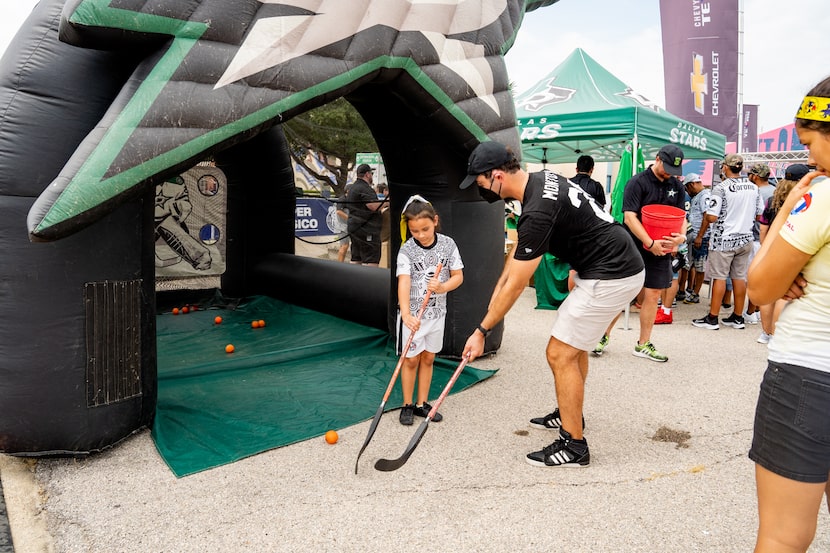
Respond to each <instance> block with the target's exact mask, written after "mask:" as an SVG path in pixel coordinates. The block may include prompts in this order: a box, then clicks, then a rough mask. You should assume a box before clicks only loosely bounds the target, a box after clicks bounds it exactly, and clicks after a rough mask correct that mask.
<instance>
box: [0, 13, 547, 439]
mask: <svg viewBox="0 0 830 553" xmlns="http://www.w3.org/2000/svg"><path fill="white" fill-rule="evenodd" d="M553 1H555V0H539V1H528V2H527V3H525V2H523V1H521V0H506V1H505V4H506V7H505V11H504V13H503V14H502V15H501V16H500V21H501V22H502V23H501V27H505V28H504V29H502V30H501V31H500V32H505V31H507V36H508V37H509V36H510V28H509V25H510V24H512V25H514V27H513V29H512V30H513V31H515V26H517V25H518V23H511V22H517V21H520V20H521V16H522V14H523V11H524V10H525V9H527V8H534V7H538V6H541V5H546V4H550V3H553ZM85 2H90V3H95V4H107V5H108V2H104V1H103V0H69V1H68V2H67V5H66V9H65V10H64V11H63V14H64V16H65V15H66V14H67V13H68V12H71V10H72V9H74V8H77V7H78V5H81V4H83V3H85ZM129 3H130V2H129V1H128V0H124V1H123V2H120V4H124V5H126V4H129ZM132 3H133V4H136V5H139V6H140V5H143V4H142V3H141V2H139V1H138V0H135V1H134V2H132ZM161 3H163V2H161ZM286 3H287V4H292V3H293V2H286ZM63 4H64V2H63V0H42V1H41V2H40V3H39V4H38V6H37V7H36V8H35V10H34V12H33V14H32V16H31V17H30V18H29V19H28V20H27V22H26V23H25V25H24V27H23V29H22V30H21V31H20V32H19V33H18V35H17V36H16V37H15V39H14V41H13V42H12V44H11V46H10V47H9V49H8V50H7V52H6V54H5V55H4V57H3V58H2V60H0V114H2V115H0V117H1V118H0V256H2V262H0V452H4V453H9V454H15V455H45V454H79V453H86V452H90V451H96V450H100V449H103V448H105V447H108V446H110V445H112V444H114V443H116V442H117V441H119V440H121V439H123V438H124V437H125V436H127V435H129V434H130V433H132V432H134V431H136V430H137V429H140V428H142V427H145V426H147V425H149V424H151V422H152V419H153V415H154V412H155V405H156V356H155V315H156V305H155V292H154V280H155V275H154V264H153V243H154V238H153V201H154V197H153V185H154V184H155V183H157V182H161V181H163V180H164V179H165V178H167V177H169V176H170V175H173V174H176V173H177V172H179V171H182V170H184V169H186V168H188V167H190V166H192V165H193V164H195V162H197V161H199V160H200V159H203V158H204V156H206V155H213V156H214V157H215V159H216V162H217V165H218V166H219V167H220V168H221V169H222V170H223V171H224V172H225V174H226V176H227V178H228V228H227V234H228V249H227V255H226V257H227V264H228V270H227V272H226V273H225V275H224V276H223V278H222V289H223V292H225V293H226V294H227V295H231V296H242V295H248V294H256V293H262V294H268V295H271V296H274V297H277V298H280V299H289V300H290V301H293V302H294V303H298V304H301V305H304V306H308V307H312V308H315V309H318V310H321V311H326V312H332V311H334V314H335V315H338V316H341V317H343V318H347V319H351V320H355V321H357V322H361V323H364V324H370V325H373V326H377V327H380V328H384V329H388V330H391V328H392V318H393V316H394V301H391V299H392V296H391V290H393V289H394V288H393V286H392V284H393V282H394V274H393V272H392V271H388V270H383V269H373V268H366V267H359V266H351V265H347V264H337V263H327V264H326V265H325V267H324V268H323V269H324V271H325V277H324V278H323V277H321V275H323V271H321V270H320V269H321V267H319V265H318V264H320V263H325V262H322V261H319V260H312V259H302V258H298V257H295V256H293V243H294V239H293V233H294V183H293V174H292V172H291V165H290V162H289V156H288V152H287V144H286V141H285V139H284V137H283V135H282V132H281V130H280V128H279V127H278V126H274V125H275V124H276V123H278V120H272V121H267V122H264V123H262V124H258V125H255V126H253V127H250V128H249V129H247V130H245V131H243V132H240V133H238V135H236V136H234V137H231V138H223V139H221V140H216V141H215V142H214V143H213V145H212V146H210V147H209V148H205V149H203V150H199V151H192V152H190V153H189V154H188V155H185V156H182V157H180V158H176V159H175V160H173V161H169V162H166V163H164V164H161V165H159V166H158V170H157V171H155V172H152V173H149V174H147V175H146V176H145V177H143V178H142V179H139V180H138V181H136V183H135V185H134V186H131V187H127V188H126V189H125V190H124V191H123V193H118V194H110V192H109V191H107V190H102V188H104V187H98V188H91V189H90V190H91V191H90V193H91V194H93V195H97V194H99V193H100V195H101V199H100V201H98V203H97V204H95V205H94V206H93V207H92V208H91V209H89V210H87V211H85V212H81V213H80V214H72V213H70V214H69V216H67V217H66V218H65V219H60V218H59V219H60V220H61V221H62V222H60V223H58V224H54V225H52V226H51V227H50V226H49V225H48V224H47V225H46V226H44V225H43V222H44V220H46V221H47V223H48V219H49V217H50V216H54V214H55V212H56V211H58V212H60V211H61V210H66V209H68V210H70V211H71V209H72V207H71V206H70V207H68V208H66V207H65V205H61V201H62V200H61V198H64V199H65V196H61V194H62V191H63V187H64V186H65V185H66V183H67V182H68V181H70V180H71V177H66V176H65V175H66V172H67V167H70V168H72V167H74V168H76V169H77V168H78V167H81V166H83V160H84V159H87V157H86V156H89V155H91V153H92V150H93V149H94V147H97V143H98V142H100V140H101V137H102V136H103V133H104V130H102V129H104V128H105V127H106V126H107V125H108V124H109V123H111V122H112V121H113V119H114V117H115V115H113V114H117V113H119V112H118V110H119V109H122V108H123V109H126V108H125V106H128V105H129V100H130V99H131V97H130V96H129V95H128V94H127V92H130V91H135V89H136V88H140V83H141V82H142V79H143V78H145V77H147V75H148V74H149V69H148V65H147V64H148V60H151V61H152V60H158V59H159V57H160V56H162V51H163V47H162V46H160V45H161V44H163V43H165V42H164V40H165V39H164V37H160V36H158V35H156V34H153V33H144V34H142V33H138V34H139V35H140V36H141V40H138V41H136V40H129V39H130V38H131V34H132V35H134V34H135V33H127V32H124V33H118V32H116V33H110V34H108V33H106V32H93V33H91V34H88V35H87V39H88V40H89V44H90V45H93V46H98V47H100V46H102V45H105V44H108V41H110V42H109V43H110V44H115V45H116V46H118V47H122V46H127V47H126V48H122V49H116V50H111V51H108V50H92V49H86V48H78V47H74V46H69V45H67V44H65V43H63V42H60V41H58V38H57V37H58V24H59V22H60V20H61V13H62V9H63V8H64V6H63ZM197 4H199V6H198V7H200V8H202V9H208V7H210V6H211V5H213V7H214V8H215V9H216V10H218V9H219V8H220V7H221V5H224V4H226V3H224V2H218V3H217V2H209V1H206V2H204V3H201V4H200V3H178V4H176V5H177V6H183V5H187V6H191V5H192V6H191V7H193V9H194V10H195V8H196V7H197ZM243 4H244V5H245V6H248V7H251V9H253V7H256V6H255V5H258V4H259V3H257V2H245V3H243ZM243 4H240V6H242V5H243ZM525 4H527V5H525ZM237 8H239V6H235V8H234V9H237ZM196 11H198V10H196ZM240 11H242V12H244V11H245V10H244V9H241V8H240ZM231 26H233V25H231ZM501 27H500V26H499V23H493V24H491V25H490V27H489V28H490V29H491V30H492V29H493V28H496V29H501ZM61 28H62V33H63V36H64V37H65V38H67V39H69V40H81V38H79V37H76V36H74V35H75V33H76V32H79V29H78V28H76V27H72V26H69V27H67V26H65V25H63V26H61ZM80 31H83V29H81V30H80ZM237 32H239V33H240V36H241V33H242V31H241V30H237ZM383 32H388V30H386V31H383ZM80 34H81V35H83V34H84V33H83V32H80ZM90 37H91V38H90ZM465 40H468V39H465ZM469 40H472V39H469ZM502 42H505V41H504V40H502ZM365 47H366V48H371V47H372V46H371V44H367V45H366V46H365ZM160 48H161V50H160ZM488 48H489V49H490V50H491V51H490V52H489V53H488V56H490V55H492V56H495V57H487V58H486V59H487V60H489V61H488V63H490V64H491V65H492V64H494V63H495V62H493V61H492V60H493V59H496V60H499V59H500V58H499V57H498V51H497V50H498V48H499V47H498V45H489V46H488ZM208 49H209V48H208ZM495 65H497V67H495V68H494V70H493V79H494V81H495V82H494V84H493V91H494V92H496V93H495V94H494V96H493V98H495V99H496V101H497V102H498V105H499V106H500V107H501V111H500V114H499V115H498V116H496V115H495V114H494V113H493V112H492V111H488V109H484V110H482V111H481V115H480V116H477V115H476V111H475V110H474V109H471V108H470V103H471V102H472V103H473V105H476V104H475V102H480V100H479V99H478V98H477V96H476V93H475V92H473V91H469V90H466V91H465V90H463V89H458V90H454V91H452V94H451V96H453V97H454V98H455V100H454V101H455V105H454V106H448V105H446V102H443V103H442V101H441V100H440V99H439V97H440V95H437V96H436V95H435V94H413V93H412V90H413V89H420V88H422V87H423V86H424V85H423V83H419V82H417V78H416V76H417V72H413V71H411V70H409V71H404V70H400V69H395V68H389V67H386V68H379V69H377V70H376V71H373V72H371V73H367V74H366V76H365V77H364V78H362V79H358V80H354V81H350V82H349V83H348V84H347V85H344V86H343V87H342V88H341V89H339V90H332V91H331V92H330V93H328V94H327V95H326V94H324V95H321V96H319V97H315V98H311V99H309V100H308V101H306V102H305V103H303V104H302V105H300V106H299V107H298V108H296V111H295V113H298V112H301V111H303V110H307V109H310V108H312V107H314V106H315V105H320V104H322V103H324V102H326V101H330V100H331V99H333V98H335V97H337V96H339V95H344V96H345V97H346V98H347V99H348V100H349V101H350V102H351V103H352V104H353V105H354V106H355V107H356V108H357V110H358V111H359V112H360V113H361V115H362V116H363V117H364V119H365V120H366V122H367V123H368V125H369V127H370V129H371V130H372V133H373V134H374V136H375V138H376V140H377V142H378V144H379V145H380V149H381V154H382V156H383V159H384V162H385V164H386V166H387V173H388V178H389V185H390V191H391V195H392V210H393V218H394V217H395V216H396V214H399V213H400V210H401V207H402V204H403V202H404V201H405V199H406V198H407V197H409V196H410V195H411V194H413V193H416V192H417V193H420V194H423V195H426V196H427V197H429V198H430V199H431V200H432V201H433V203H434V204H435V205H436V208H437V209H438V211H439V213H440V214H441V216H442V222H443V230H444V232H446V233H447V234H449V235H451V236H453V238H454V239H455V240H456V241H457V243H458V244H459V248H460V249H461V253H462V256H463V258H464V261H465V284H464V286H462V287H461V288H460V289H459V290H458V291H456V292H455V293H453V294H452V295H451V303H450V306H449V315H448V319H447V336H446V340H445V345H446V348H445V351H444V352H443V353H444V354H445V355H449V356H458V355H459V354H460V351H461V349H462V348H463V345H464V342H465V340H466V337H467V336H468V335H469V333H470V331H471V330H472V329H473V328H474V327H475V325H476V323H478V321H479V320H480V318H481V317H482V315H483V312H484V310H485V309H486V304H487V301H488V299H489V294H490V291H491V290H492V287H493V285H494V283H495V281H496V279H497V278H498V275H499V273H500V270H501V264H502V263H501V261H502V259H503V231H502V224H503V207H502V206H501V205H489V204H486V203H484V202H482V201H480V200H479V199H478V198H477V196H476V195H475V192H474V191H470V190H466V191H464V192H462V191H459V190H458V188H457V186H456V183H458V182H460V180H461V178H462V177H463V173H464V169H465V164H466V158H467V155H468V152H469V151H470V150H471V149H472V148H473V147H474V146H475V145H476V144H477V143H478V142H479V141H480V140H481V139H482V136H481V135H478V134H476V133H474V132H472V131H471V129H470V128H469V127H465V126H464V125H460V124H459V119H458V113H456V115H452V113H451V112H453V110H455V111H456V112H458V110H461V111H463V112H464V113H466V115H465V117H468V118H470V119H471V120H473V121H476V122H477V124H478V125H479V126H480V128H481V129H484V130H485V132H486V133H487V135H488V136H489V137H490V138H495V139H499V140H502V141H505V142H507V143H510V144H513V145H514V146H515V147H516V148H517V149H518V136H517V134H516V131H515V128H514V127H513V108H512V101H511V100H510V96H509V94H508V93H507V92H506V90H507V76H506V73H505V71H504V67H503V62H502V63H501V64H500V65H499V64H497V63H496V64H495ZM479 67H480V66H479ZM439 69H440V68H439ZM265 74H267V72H266V73H265ZM435 78H437V77H435ZM448 82H449V81H448ZM125 91H126V92H125ZM102 122H103V123H102ZM147 142H148V143H149V145H148V146H146V149H145V150H141V149H140V148H138V147H136V148H135V149H136V151H138V152H139V153H141V152H144V153H141V155H143V156H144V157H143V158H141V159H140V160H139V161H138V162H136V163H139V164H144V163H146V162H147V161H148V160H152V158H151V157H147V156H149V155H151V154H152V152H153V151H155V150H158V148H160V147H161V146H159V144H160V143H161V142H163V140H156V139H153V138H152V137H150V138H149V139H148V140H147ZM154 149H155V150H154ZM147 152H150V154H148V153H147ZM119 163H120V161H119V160H117V159H116V160H115V161H113V163H112V165H111V166H110V168H109V170H108V171H109V172H110V173H118V171H119V170H120V169H119V167H120V165H119ZM84 193H85V191H84V190H81V191H80V193H79V194H78V196H77V197H78V198H83V196H84ZM65 203H71V202H65ZM55 206H58V207H57V208H56V207H55ZM73 217H74V218H73ZM27 228H28V232H27ZM44 228H45V229H46V230H45V231H43V232H40V231H39V230H38V229H44ZM275 229H277V230H275ZM393 237H394V233H393ZM32 239H34V240H35V241H34V242H33V241H32ZM40 240H49V241H48V242H46V243H37V241H40ZM398 247H399V243H398V239H397V238H393V256H394V255H395V254H396V253H397V249H398ZM332 280H334V281H337V282H339V283H340V286H339V287H338V293H342V294H343V298H342V299H343V301H331V288H330V287H329V282H331V281H332ZM321 290H326V294H323V293H321ZM287 291H290V293H286V292H287ZM339 305H352V306H353V305H360V306H362V308H361V309H357V310H355V309H348V310H344V311H342V312H337V309H338V306H339ZM500 342H501V328H500V327H499V328H497V329H496V332H494V333H493V334H492V335H491V336H490V337H489V338H488V342H487V350H489V351H495V350H497V349H498V347H499V345H500ZM356 370H358V368H356Z"/></svg>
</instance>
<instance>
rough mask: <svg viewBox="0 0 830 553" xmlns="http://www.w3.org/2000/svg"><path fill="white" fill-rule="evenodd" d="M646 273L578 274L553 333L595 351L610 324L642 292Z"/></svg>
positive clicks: (561, 309)
mask: <svg viewBox="0 0 830 553" xmlns="http://www.w3.org/2000/svg"><path fill="white" fill-rule="evenodd" d="M645 275H646V272H645V271H644V270H643V271H640V272H639V273H637V274H636V275H633V276H630V277H626V278H618V279H614V280H597V279H588V280H584V279H581V278H579V276H578V275H577V276H575V277H574V282H575V283H576V286H574V289H573V290H571V292H570V293H569V294H568V297H567V298H565V301H563V302H562V305H560V306H559V309H558V311H557V317H556V321H554V323H553V329H551V331H550V335H551V336H553V337H554V338H556V339H557V340H559V341H560V342H565V343H566V344H568V345H569V346H573V347H575V348H577V349H581V350H583V351H591V350H593V349H594V348H595V347H596V345H597V342H599V341H600V340H601V339H602V337H603V335H604V334H605V330H606V329H607V328H608V325H609V324H611V321H613V320H614V317H616V316H617V314H619V313H620V312H621V311H622V310H623V309H625V308H626V306H627V305H628V304H629V303H631V300H632V299H634V297H635V296H636V295H637V294H638V293H639V292H640V289H641V288H642V287H643V282H644V281H645Z"/></svg>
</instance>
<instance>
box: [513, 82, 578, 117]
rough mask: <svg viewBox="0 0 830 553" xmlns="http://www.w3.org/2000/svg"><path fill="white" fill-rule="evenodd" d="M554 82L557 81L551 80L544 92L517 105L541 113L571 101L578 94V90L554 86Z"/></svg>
mask: <svg viewBox="0 0 830 553" xmlns="http://www.w3.org/2000/svg"><path fill="white" fill-rule="evenodd" d="M554 80H555V79H551V80H549V81H548V82H547V83H545V85H544V88H543V89H542V90H539V91H537V92H534V93H533V95H531V96H530V97H529V98H527V99H526V100H523V101H521V102H519V103H517V104H516V105H517V106H518V107H521V108H524V109H526V110H527V111H539V110H540V109H542V108H543V107H545V106H550V105H553V104H560V103H562V102H567V101H568V100H570V99H571V97H573V95H574V94H575V93H576V90H575V89H573V88H565V87H564V86H554V84H553V81H554Z"/></svg>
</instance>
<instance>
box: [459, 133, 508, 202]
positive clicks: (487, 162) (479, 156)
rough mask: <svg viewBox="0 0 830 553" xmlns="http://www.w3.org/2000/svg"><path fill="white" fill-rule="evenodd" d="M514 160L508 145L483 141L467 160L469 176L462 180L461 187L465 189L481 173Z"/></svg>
mask: <svg viewBox="0 0 830 553" xmlns="http://www.w3.org/2000/svg"><path fill="white" fill-rule="evenodd" d="M512 160H513V154H511V153H510V152H509V151H508V150H507V147H506V146H505V145H504V144H502V143H500V142H493V141H489V142H482V143H481V144H479V145H478V146H476V149H475V150H473V153H471V154H470V159H469V160H467V176H466V177H464V180H463V181H461V185H460V186H459V188H461V189H462V190H464V189H465V188H467V187H469V186H470V185H471V184H473V183H474V182H475V181H476V179H477V178H478V176H479V175H481V174H482V173H486V172H487V171H489V170H491V169H495V168H496V167H501V166H502V165H504V164H506V163H508V162H510V161H512Z"/></svg>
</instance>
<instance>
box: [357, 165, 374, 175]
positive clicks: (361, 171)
mask: <svg viewBox="0 0 830 553" xmlns="http://www.w3.org/2000/svg"><path fill="white" fill-rule="evenodd" d="M374 172H375V170H374V169H372V166H371V165H367V164H366V163H361V164H360V165H358V166H357V176H358V177H359V176H361V175H365V174H366V173H374Z"/></svg>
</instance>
